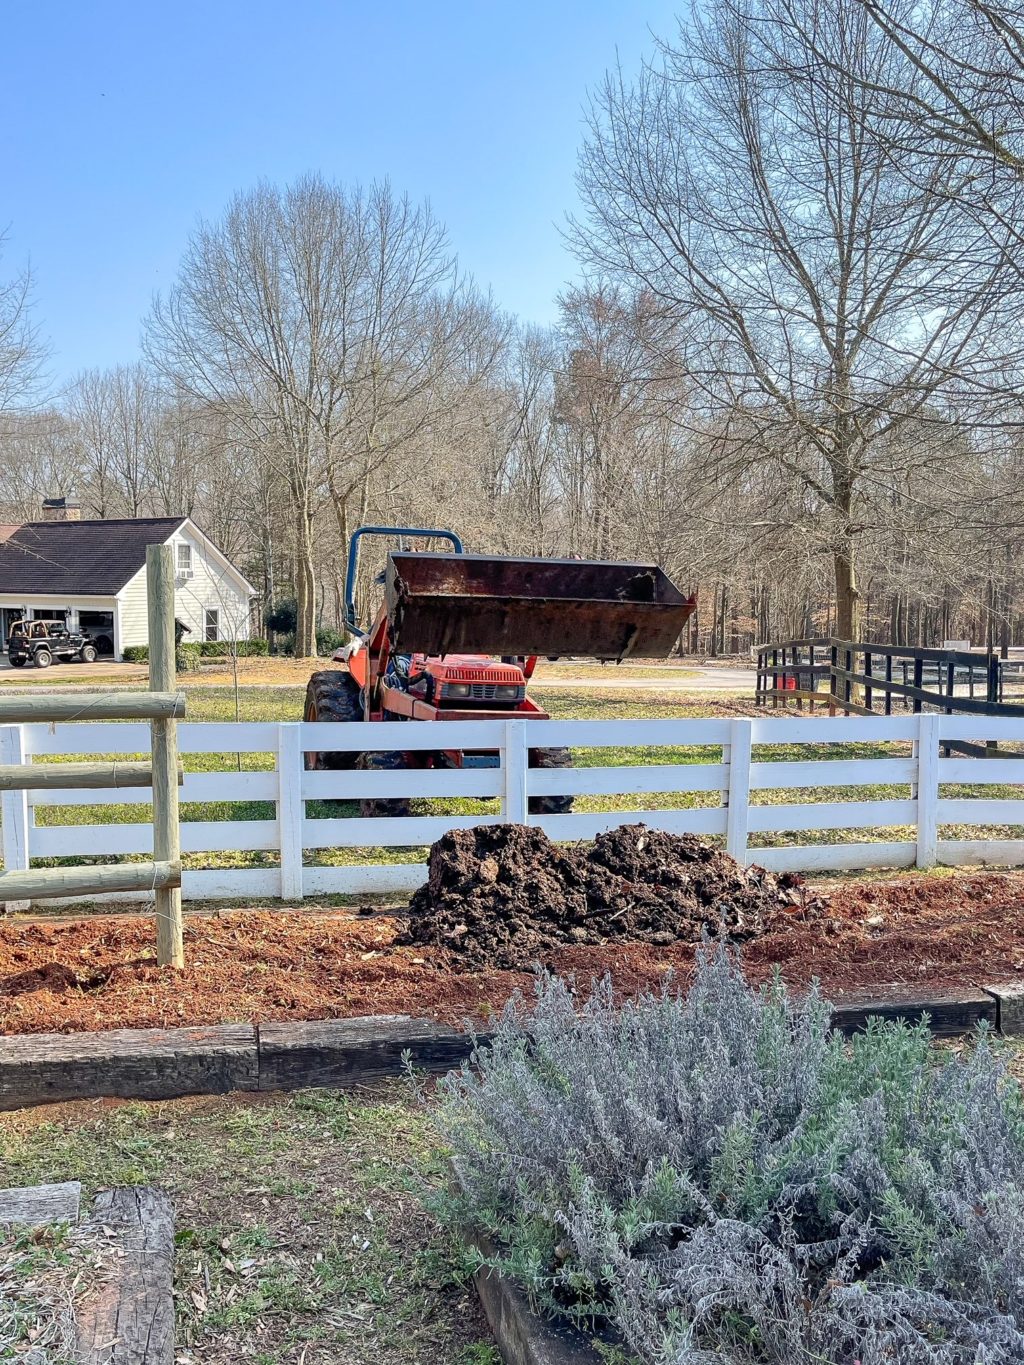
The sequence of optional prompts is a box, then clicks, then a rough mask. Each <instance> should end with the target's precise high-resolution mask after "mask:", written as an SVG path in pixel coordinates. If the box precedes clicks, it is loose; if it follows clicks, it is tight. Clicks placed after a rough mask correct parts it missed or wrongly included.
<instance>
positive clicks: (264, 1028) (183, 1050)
mask: <svg viewBox="0 0 1024 1365" xmlns="http://www.w3.org/2000/svg"><path fill="white" fill-rule="evenodd" d="M923 1015H928V1017H929V1019H930V1022H931V1028H932V1031H933V1033H934V1034H935V1035H936V1036H937V1037H955V1036H957V1035H960V1034H964V1033H969V1032H970V1031H971V1030H973V1029H974V1028H976V1027H977V1025H978V1024H979V1023H982V1022H986V1023H988V1024H989V1026H990V1027H992V1028H997V1027H999V1028H1001V1029H1002V1031H1003V1032H1004V1033H1005V1034H1008V1035H1012V1034H1016V1033H1024V986H1020V985H1014V986H991V987H988V988H987V989H985V990H978V991H967V992H960V993H957V994H944V995H941V996H933V997H931V998H913V999H912V998H908V997H906V996H904V997H903V998H897V999H894V998H891V997H890V998H889V999H874V1000H870V999H867V998H863V997H860V996H858V995H854V994H847V995H845V996H844V998H843V1002H842V1004H840V1005H839V1006H838V1007H837V1008H836V1009H835V1011H834V1013H833V1016H832V1022H833V1024H834V1026H835V1027H836V1028H838V1029H840V1030H841V1031H842V1032H844V1033H855V1032H858V1031H859V1030H861V1029H863V1028H864V1026H865V1023H866V1021H867V1019H868V1018H869V1017H870V1016H881V1017H882V1018H885V1019H907V1020H911V1021H916V1020H919V1019H920V1018H921V1017H922V1016H923ZM471 1045H472V1044H471V1040H470V1038H469V1036H468V1034H466V1033H464V1032H462V1031H461V1030H459V1029H453V1028H451V1027H450V1026H448V1025H445V1024H440V1023H437V1022H436V1021H434V1020H432V1019H416V1018H412V1017H410V1016H408V1015H369V1016H365V1017H362V1018H355V1019H324V1020H312V1021H309V1022H295V1023H266V1024H262V1025H259V1026H258V1027H257V1026H253V1025H252V1024H209V1025H201V1026H196V1027H188V1028H169V1029H109V1030H106V1031H104V1032H98V1033H23V1034H12V1035H7V1036H3V1037H0V1110H10V1109H22V1108H27V1107H29V1106H31V1105H37V1104H51V1103H56V1102H62V1101H67V1100H85V1099H101V1098H103V1099H106V1098H123V1099H142V1100H163V1099H174V1098H176V1097H178V1096H182V1095H218V1094H225V1093H227V1092H229V1091H232V1090H239V1091H256V1090H264V1091H273V1090H299V1089H305V1088H317V1087H319V1088H330V1089H343V1088H345V1087H347V1086H354V1085H361V1084H368V1083H371V1082H373V1081H377V1080H380V1079H381V1078H383V1077H388V1076H397V1075H400V1074H401V1073H402V1071H403V1069H404V1061H403V1058H404V1056H405V1054H406V1053H408V1054H409V1056H410V1058H411V1061H412V1065H413V1066H414V1067H416V1068H417V1069H418V1070H421V1071H425V1072H428V1073H432V1074H438V1073H444V1072H446V1071H449V1070H451V1068H452V1067H455V1066H458V1065H459V1064H460V1063H461V1062H462V1061H463V1060H464V1059H465V1058H466V1057H468V1055H469V1052H470V1049H471Z"/></svg>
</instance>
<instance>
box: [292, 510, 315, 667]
mask: <svg viewBox="0 0 1024 1365" xmlns="http://www.w3.org/2000/svg"><path fill="white" fill-rule="evenodd" d="M312 520H313V519H312V516H311V515H310V513H309V509H308V508H307V507H305V506H304V505H303V504H302V503H301V502H300V503H299V505H298V507H297V508H296V515H295V657H296V658H297V659H310V658H316V575H315V572H314V570H313V536H312Z"/></svg>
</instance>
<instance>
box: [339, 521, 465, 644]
mask: <svg viewBox="0 0 1024 1365" xmlns="http://www.w3.org/2000/svg"><path fill="white" fill-rule="evenodd" d="M363 536H389V537H392V538H393V537H395V536H397V537H398V539H399V544H401V542H402V541H403V540H404V539H405V538H406V537H409V538H412V537H416V538H417V539H419V540H443V541H447V543H448V544H449V545H450V546H451V547H452V550H453V551H454V552H455V554H457V555H461V554H462V553H463V550H462V541H461V540H460V539H459V537H458V536H457V535H456V534H455V532H454V531H429V530H425V529H422V528H420V527H414V526H360V527H359V529H358V530H357V531H353V533H352V539H351V540H350V541H349V543H348V566H347V568H346V571H345V624H346V626H348V628H349V630H350V631H352V633H353V635H363V636H365V635H367V634H368V631H367V629H366V628H365V627H364V626H361V625H360V624H359V622H358V621H357V620H356V575H357V574H358V572H359V543H360V541H361V540H362V538H363Z"/></svg>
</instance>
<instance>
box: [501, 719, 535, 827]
mask: <svg viewBox="0 0 1024 1365" xmlns="http://www.w3.org/2000/svg"><path fill="white" fill-rule="evenodd" d="M527 725H528V722H527V721H525V720H509V721H506V722H505V750H504V753H503V754H502V756H501V757H502V760H503V762H502V768H503V770H504V774H505V788H504V791H505V796H504V800H503V801H502V807H501V818H502V819H503V820H505V821H507V822H508V823H509V824H513V825H525V824H526V823H527V814H528V812H529V808H530V806H529V798H528V796H527V790H526V782H527V773H528V770H529V765H530V755H529V751H528V749H527V747H526V730H527Z"/></svg>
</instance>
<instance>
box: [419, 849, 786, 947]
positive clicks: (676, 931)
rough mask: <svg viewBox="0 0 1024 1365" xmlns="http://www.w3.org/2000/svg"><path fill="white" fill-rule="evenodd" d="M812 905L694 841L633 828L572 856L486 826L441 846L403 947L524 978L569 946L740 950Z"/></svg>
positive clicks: (780, 882) (777, 881)
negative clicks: (438, 951) (523, 972)
mask: <svg viewBox="0 0 1024 1365" xmlns="http://www.w3.org/2000/svg"><path fill="white" fill-rule="evenodd" d="M805 901H806V897H805V896H804V894H803V892H802V891H801V889H800V887H799V883H798V881H797V879H796V878H794V877H790V876H785V877H773V876H772V875H771V873H769V872H765V871H764V869H763V868H759V867H749V868H743V867H741V866H740V865H739V863H737V862H736V861H735V859H733V858H730V857H729V855H728V854H726V853H722V852H721V851H720V850H718V849H716V848H714V847H713V846H712V845H711V844H709V843H707V842H706V841H704V840H702V839H697V838H694V837H693V836H691V835H685V834H663V833H661V832H659V831H657V830H651V829H648V828H647V827H646V826H645V825H622V826H621V827H620V828H619V829H614V830H611V831H609V833H607V834H601V835H598V837H597V838H596V839H595V841H594V843H593V844H592V845H591V846H590V847H589V848H568V849H567V848H560V847H559V846H558V845H557V844H553V843H552V842H551V840H550V839H548V837H547V835H545V834H544V833H543V831H542V830H539V829H533V828H526V827H524V826H522V825H480V826H478V827H477V828H476V829H469V830H453V831H452V832H451V833H449V834H446V835H444V837H443V838H441V839H439V840H438V841H437V843H436V844H434V846H433V848H432V849H431V850H430V871H429V876H428V880H427V884H426V885H425V886H422V887H421V888H420V889H419V891H417V892H416V894H415V895H414V896H413V898H412V901H411V902H410V906H409V910H410V920H409V926H408V928H407V929H406V931H405V932H404V934H403V935H402V936H401V937H400V939H399V942H402V943H408V944H433V945H436V946H439V947H443V948H447V949H449V950H450V951H451V952H452V953H453V954H455V955H457V957H458V965H459V966H460V967H461V968H464V969H465V970H467V971H470V970H475V969H477V968H481V967H500V968H511V969H515V968H522V967H528V966H530V965H531V964H532V963H534V962H538V961H539V962H545V961H547V960H548V958H549V957H550V955H551V953H552V952H553V951H554V950H556V949H557V948H559V947H560V946H562V945H565V944H572V945H579V944H602V943H607V942H609V941H614V940H622V941H626V942H633V943H654V944H665V945H667V944H670V943H676V942H678V941H680V940H682V941H687V942H696V941H698V940H699V939H700V938H701V936H702V935H703V934H710V935H712V936H723V937H726V938H728V939H729V940H730V941H732V942H738V941H741V940H743V939H746V938H750V937H753V936H755V935H759V934H761V933H764V932H765V931H766V930H767V928H768V927H769V926H771V925H777V924H778V921H779V919H780V917H782V916H787V917H788V915H789V913H790V911H791V909H792V907H793V906H798V905H799V906H804V905H805Z"/></svg>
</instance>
